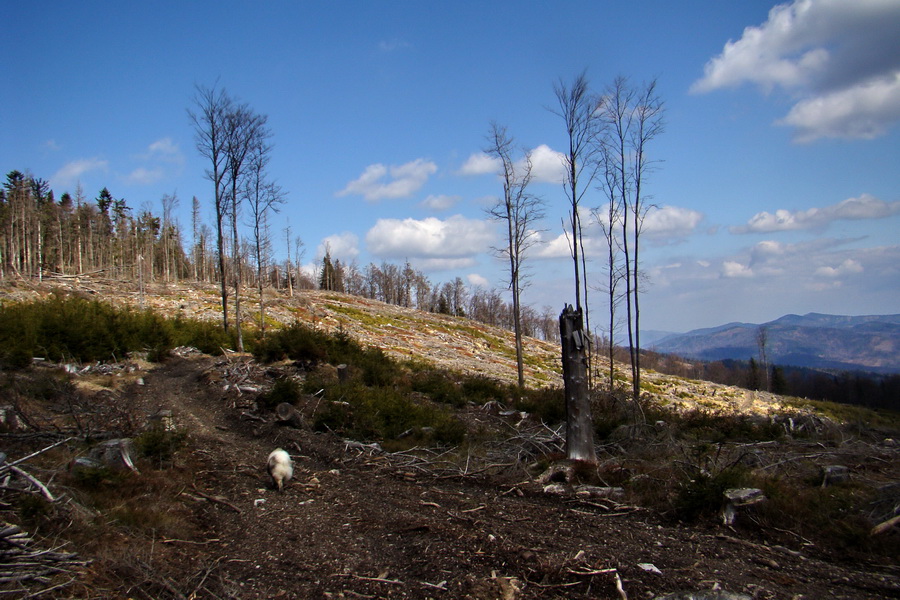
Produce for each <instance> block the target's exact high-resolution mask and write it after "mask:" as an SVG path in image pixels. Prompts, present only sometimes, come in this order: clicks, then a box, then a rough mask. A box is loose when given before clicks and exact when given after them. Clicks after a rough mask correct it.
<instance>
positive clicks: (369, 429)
mask: <svg viewBox="0 0 900 600" xmlns="http://www.w3.org/2000/svg"><path fill="white" fill-rule="evenodd" d="M326 397H327V398H329V400H330V401H328V402H325V403H323V406H322V407H320V409H319V411H318V413H317V414H316V415H315V417H314V420H313V427H314V428H316V429H318V430H324V429H329V430H331V431H334V432H336V433H338V434H340V435H343V436H346V437H350V438H352V439H356V440H379V441H381V442H385V441H391V440H397V439H399V438H401V437H403V438H406V437H410V439H411V440H414V441H421V442H423V443H438V444H450V443H459V441H461V440H462V438H463V437H464V435H465V427H464V426H463V424H462V423H461V422H459V420H458V419H456V417H454V416H453V415H452V414H450V413H449V412H448V411H446V410H444V409H441V408H439V407H435V406H432V405H430V404H423V403H421V402H416V401H415V400H413V399H412V398H411V397H410V395H409V394H408V393H404V392H402V391H400V390H398V389H394V388H388V387H374V388H373V387H367V386H364V385H362V384H360V383H350V384H343V385H334V386H331V387H330V388H329V389H328V390H327V391H326Z"/></svg>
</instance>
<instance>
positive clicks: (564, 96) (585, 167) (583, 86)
mask: <svg viewBox="0 0 900 600" xmlns="http://www.w3.org/2000/svg"><path fill="white" fill-rule="evenodd" d="M553 93H554V94H555V96H556V100H557V103H558V105H559V106H558V108H557V109H554V110H553V112H554V114H556V115H557V116H559V117H561V118H562V119H563V122H564V123H565V127H566V136H567V141H568V148H567V150H566V152H565V153H564V155H563V165H564V167H565V169H566V178H565V182H564V185H563V187H564V189H565V192H566V196H567V198H568V200H569V205H570V207H571V213H570V214H569V227H570V228H571V235H572V237H571V240H570V244H571V251H572V262H573V264H574V267H575V309H576V310H582V308H583V305H586V304H587V298H586V297H585V299H584V303H582V294H584V296H586V295H587V286H586V285H584V282H585V281H586V276H585V275H584V273H583V271H584V269H583V267H584V243H583V239H582V235H581V234H582V228H581V215H580V211H579V207H580V205H581V201H582V199H583V197H584V194H585V193H586V192H587V190H588V189H589V188H590V185H591V182H592V181H593V179H594V175H595V173H596V162H595V161H594V153H595V151H596V145H595V143H594V139H595V136H596V134H597V119H596V116H595V110H594V109H595V107H596V102H595V100H594V99H593V98H592V95H591V93H590V90H589V88H588V80H587V74H586V73H585V72H582V73H581V74H579V75H578V76H576V77H575V79H574V80H573V81H572V83H571V84H570V85H566V83H565V82H563V81H562V80H559V81H558V82H557V83H556V84H554V86H553ZM579 263H580V264H579ZM582 286H583V287H584V290H582ZM585 310H586V308H585ZM588 323H589V321H588Z"/></svg>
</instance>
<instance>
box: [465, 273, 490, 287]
mask: <svg viewBox="0 0 900 600" xmlns="http://www.w3.org/2000/svg"><path fill="white" fill-rule="evenodd" d="M466 279H467V280H468V281H469V285H472V286H475V287H480V288H482V289H485V290H486V289H488V288H489V287H490V285H491V282H490V281H488V279H487V277H484V276H483V275H479V274H478V273H469V274H468V275H466Z"/></svg>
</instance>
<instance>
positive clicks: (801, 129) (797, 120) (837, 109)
mask: <svg viewBox="0 0 900 600" xmlns="http://www.w3.org/2000/svg"><path fill="white" fill-rule="evenodd" d="M897 120H900V71H897V72H895V73H892V74H891V75H888V76H887V77H883V78H879V79H875V80H871V81H867V82H864V83H861V84H860V85H857V86H855V87H852V88H847V89H843V90H838V91H836V92H834V93H831V94H823V95H821V96H817V97H814V98H809V99H806V100H801V101H800V102H798V103H797V104H795V105H794V107H793V108H791V110H790V112H788V114H787V115H786V116H785V117H784V118H783V119H779V120H778V121H776V124H778V125H789V126H792V127H795V128H796V129H797V133H796V136H795V139H796V141H798V142H800V143H806V142H812V141H815V140H816V139H818V138H820V137H832V138H858V139H873V138H876V137H879V136H881V135H884V134H885V133H886V132H887V130H888V127H889V126H890V125H891V124H892V123H894V122H896V121H897Z"/></svg>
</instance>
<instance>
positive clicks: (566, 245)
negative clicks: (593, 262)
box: [534, 230, 605, 259]
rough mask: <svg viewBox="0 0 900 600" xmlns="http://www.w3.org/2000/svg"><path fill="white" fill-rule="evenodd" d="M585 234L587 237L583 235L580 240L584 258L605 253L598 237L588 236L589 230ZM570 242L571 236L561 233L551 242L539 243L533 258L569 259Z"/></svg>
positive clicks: (603, 243)
mask: <svg viewBox="0 0 900 600" xmlns="http://www.w3.org/2000/svg"><path fill="white" fill-rule="evenodd" d="M585 233H586V234H587V235H585V236H584V239H583V240H582V246H583V247H584V254H585V255H586V256H589V257H590V256H600V255H601V253H602V252H605V250H604V248H605V241H604V240H603V239H601V238H600V237H598V236H593V235H590V234H591V231H590V230H586V231H585ZM537 237H538V239H540V235H537ZM570 240H571V234H569V235H566V234H565V233H561V234H559V235H558V236H556V237H555V238H553V239H551V240H546V241H540V243H539V244H537V245H536V247H535V250H534V257H535V258H568V259H571V258H572V249H571V244H570Z"/></svg>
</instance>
